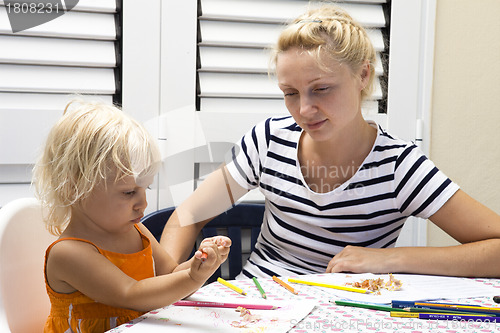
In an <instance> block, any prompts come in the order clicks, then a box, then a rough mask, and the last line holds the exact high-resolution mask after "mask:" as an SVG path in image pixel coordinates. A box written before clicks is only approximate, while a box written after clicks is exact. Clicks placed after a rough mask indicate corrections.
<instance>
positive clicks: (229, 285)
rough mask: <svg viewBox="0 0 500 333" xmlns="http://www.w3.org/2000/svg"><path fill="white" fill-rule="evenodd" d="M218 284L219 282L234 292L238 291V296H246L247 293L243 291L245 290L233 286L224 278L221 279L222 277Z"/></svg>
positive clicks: (218, 279)
mask: <svg viewBox="0 0 500 333" xmlns="http://www.w3.org/2000/svg"><path fill="white" fill-rule="evenodd" d="M217 282H219V283H221V284H223V285H225V286H226V287H228V288H230V289H232V290H234V291H236V292H237V293H238V294H242V295H246V293H245V292H244V291H243V289H241V288H238V287H236V286H235V285H233V284H231V283H229V282H227V281H226V280H224V279H223V278H220V277H219V278H217Z"/></svg>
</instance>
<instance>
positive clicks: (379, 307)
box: [335, 301, 406, 312]
mask: <svg viewBox="0 0 500 333" xmlns="http://www.w3.org/2000/svg"><path fill="white" fill-rule="evenodd" d="M335 304H337V305H344V306H352V307H356V308H365V309H372V310H379V311H389V312H390V311H393V312H396V311H397V312H406V311H405V310H404V309H401V308H393V307H391V306H388V305H376V304H366V303H357V302H348V301H335Z"/></svg>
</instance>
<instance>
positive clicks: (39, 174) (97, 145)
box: [33, 100, 161, 235]
mask: <svg viewBox="0 0 500 333" xmlns="http://www.w3.org/2000/svg"><path fill="white" fill-rule="evenodd" d="M160 160H161V158H160V152H159V149H158V146H157V144H156V142H155V140H154V139H153V138H152V137H151V135H150V134H149V133H148V132H147V131H146V129H145V128H144V127H143V126H142V125H140V124H139V123H138V122H137V121H135V120H133V119H132V118H130V117H129V116H127V115H126V114H125V113H124V112H122V111H121V110H119V109H118V108H117V107H114V106H111V105H107V104H103V103H99V102H83V101H80V100H74V101H72V102H70V103H69V104H68V105H67V106H66V109H65V110H64V115H63V116H62V117H61V119H60V120H59V121H58V122H57V123H56V124H55V125H54V127H53V128H52V129H51V131H50V133H49V135H48V137H47V142H46V144H45V148H44V150H43V152H42V154H41V156H40V158H39V160H38V161H37V163H36V165H35V168H34V170H33V183H34V185H35V190H36V191H35V192H36V196H37V197H38V198H39V199H40V201H41V202H42V205H43V206H45V208H47V213H48V215H47V216H46V217H45V222H46V225H47V229H48V230H49V231H50V232H51V233H53V234H55V235H60V234H61V233H62V232H63V231H64V229H65V228H66V225H67V224H68V222H69V220H70V218H71V206H72V205H75V204H78V203H79V202H81V200H83V199H85V198H86V197H87V196H88V195H89V194H90V193H91V192H92V190H93V189H94V188H95V187H96V186H97V185H99V184H100V183H101V182H103V181H104V184H105V182H106V181H107V180H109V179H110V177H115V178H114V179H111V180H114V181H117V180H119V179H121V178H123V177H125V176H134V177H137V176H139V174H140V175H141V176H143V175H145V174H148V175H152V174H153V175H154V174H156V172H157V171H158V168H159V163H160Z"/></svg>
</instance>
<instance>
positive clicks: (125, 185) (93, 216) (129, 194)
mask: <svg viewBox="0 0 500 333" xmlns="http://www.w3.org/2000/svg"><path fill="white" fill-rule="evenodd" d="M150 181H152V178H151V179H149V180H147V181H145V180H144V179H139V180H137V182H136V180H135V179H134V177H133V176H127V177H125V178H123V179H121V180H119V181H117V182H113V181H110V182H108V183H107V186H104V184H101V185H99V186H97V187H96V188H95V189H94V191H93V192H92V194H91V195H90V196H89V197H88V198H87V199H85V200H84V201H83V202H82V206H81V207H82V208H81V209H82V213H83V215H84V217H85V221H86V222H87V223H90V225H93V226H95V227H97V228H99V229H102V230H104V231H107V232H121V231H127V230H129V228H130V227H131V226H133V225H134V224H136V223H139V222H140V220H141V218H142V217H143V216H144V210H145V209H146V207H147V205H148V203H147V201H146V189H147V187H148V186H149V185H150V184H151V182H150ZM138 184H140V185H138Z"/></svg>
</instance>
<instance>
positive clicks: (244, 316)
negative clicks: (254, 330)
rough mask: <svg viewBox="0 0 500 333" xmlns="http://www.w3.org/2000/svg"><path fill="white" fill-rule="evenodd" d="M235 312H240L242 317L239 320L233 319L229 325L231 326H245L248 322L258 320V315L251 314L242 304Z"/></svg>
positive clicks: (251, 322)
mask: <svg viewBox="0 0 500 333" xmlns="http://www.w3.org/2000/svg"><path fill="white" fill-rule="evenodd" d="M236 312H239V313H240V317H242V319H241V320H240V321H233V322H232V323H231V326H233V327H237V328H247V327H248V324H253V323H256V322H258V321H260V316H258V315H253V314H251V313H250V311H249V310H248V309H246V308H244V307H242V306H239V307H237V308H236Z"/></svg>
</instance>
